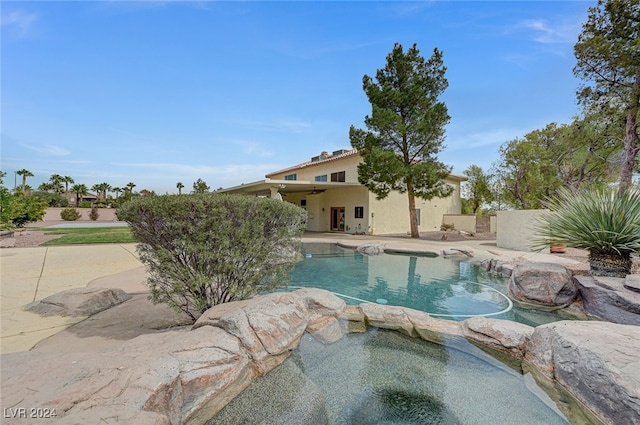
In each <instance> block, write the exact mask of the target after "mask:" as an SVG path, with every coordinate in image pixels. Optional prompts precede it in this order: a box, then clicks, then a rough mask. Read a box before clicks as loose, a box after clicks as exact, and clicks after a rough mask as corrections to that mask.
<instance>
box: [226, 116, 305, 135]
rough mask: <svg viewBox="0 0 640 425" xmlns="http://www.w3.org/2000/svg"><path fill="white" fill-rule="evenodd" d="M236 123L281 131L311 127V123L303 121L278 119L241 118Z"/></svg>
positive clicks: (299, 130) (298, 130)
mask: <svg viewBox="0 0 640 425" xmlns="http://www.w3.org/2000/svg"><path fill="white" fill-rule="evenodd" d="M237 124H238V125H241V126H244V127H250V128H253V129H256V130H261V131H282V132H294V133H300V132H302V131H305V130H307V129H309V128H311V124H310V123H308V122H304V121H296V120H288V119H280V120H269V121H258V120H242V121H237Z"/></svg>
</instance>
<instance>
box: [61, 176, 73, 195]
mask: <svg viewBox="0 0 640 425" xmlns="http://www.w3.org/2000/svg"><path fill="white" fill-rule="evenodd" d="M62 182H63V183H64V194H65V195H66V194H67V193H69V185H70V184H74V183H75V181H74V180H73V178H71V176H64V177H63V178H62Z"/></svg>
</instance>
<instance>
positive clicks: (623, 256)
mask: <svg viewBox="0 0 640 425" xmlns="http://www.w3.org/2000/svg"><path fill="white" fill-rule="evenodd" d="M547 204H548V207H549V209H550V210H551V212H550V213H549V214H547V215H545V216H543V217H542V218H541V219H540V221H539V222H538V223H537V224H536V227H535V228H536V231H537V233H538V235H539V236H538V237H537V239H536V241H535V242H536V245H537V247H539V248H545V247H548V246H549V245H551V244H556V243H560V244H565V245H567V246H571V247H575V248H583V249H586V250H587V251H589V263H590V264H591V273H592V274H594V275H600V276H619V277H624V276H625V275H627V274H629V273H631V266H632V261H631V254H633V253H634V252H639V251H640V190H638V189H636V188H631V189H629V190H627V191H626V192H625V193H623V194H621V193H619V192H618V190H617V189H616V188H611V187H605V188H600V189H589V190H581V191H578V192H571V191H569V190H567V189H561V190H559V191H558V195H557V197H556V198H554V199H552V200H550V201H548V203H547Z"/></svg>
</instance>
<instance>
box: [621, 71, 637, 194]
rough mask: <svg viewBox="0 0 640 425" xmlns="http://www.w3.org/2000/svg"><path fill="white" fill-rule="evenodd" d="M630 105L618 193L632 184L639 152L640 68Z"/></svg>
mask: <svg viewBox="0 0 640 425" xmlns="http://www.w3.org/2000/svg"><path fill="white" fill-rule="evenodd" d="M631 105H632V106H631V108H630V110H629V113H628V114H627V126H626V133H625V138H624V160H623V162H622V167H621V170H620V193H624V192H626V191H627V189H629V188H630V187H631V185H632V184H633V180H632V179H633V168H634V166H635V164H636V157H637V156H638V152H640V143H638V133H637V130H638V122H637V119H638V118H637V116H638V111H639V110H640V69H638V73H637V74H636V81H635V84H634V85H633V96H631Z"/></svg>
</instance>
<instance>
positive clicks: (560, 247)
mask: <svg viewBox="0 0 640 425" xmlns="http://www.w3.org/2000/svg"><path fill="white" fill-rule="evenodd" d="M549 251H551V253H552V254H564V253H565V252H566V251H567V246H566V245H565V244H563V243H556V244H553V245H551V247H550V248H549Z"/></svg>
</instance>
